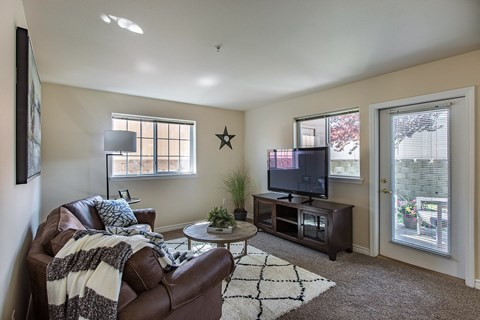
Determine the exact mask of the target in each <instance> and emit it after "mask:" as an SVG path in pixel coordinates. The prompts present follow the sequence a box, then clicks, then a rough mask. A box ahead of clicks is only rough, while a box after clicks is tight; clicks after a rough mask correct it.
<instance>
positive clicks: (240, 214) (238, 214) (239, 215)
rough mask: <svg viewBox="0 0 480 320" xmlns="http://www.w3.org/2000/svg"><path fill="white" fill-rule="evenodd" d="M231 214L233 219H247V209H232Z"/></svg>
mask: <svg viewBox="0 0 480 320" xmlns="http://www.w3.org/2000/svg"><path fill="white" fill-rule="evenodd" d="M233 216H234V217H235V220H239V221H246V220H247V211H246V210H237V209H235V211H233Z"/></svg>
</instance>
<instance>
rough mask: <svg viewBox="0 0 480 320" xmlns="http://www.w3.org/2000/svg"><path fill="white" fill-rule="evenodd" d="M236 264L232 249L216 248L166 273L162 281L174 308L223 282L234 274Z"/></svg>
mask: <svg viewBox="0 0 480 320" xmlns="http://www.w3.org/2000/svg"><path fill="white" fill-rule="evenodd" d="M234 266H235V264H234V262H233V256H232V254H231V253H230V251H228V250H227V249H225V248H214V249H212V250H210V251H208V252H206V253H204V254H202V255H201V256H198V257H196V258H194V259H192V260H190V261H188V262H187V263H185V264H183V265H181V266H180V267H178V268H176V269H174V270H173V271H172V272H170V273H167V274H165V277H164V278H163V280H162V282H163V284H164V285H165V287H166V288H167V290H168V294H169V296H170V303H171V308H172V310H175V309H176V308H179V307H181V306H182V305H184V304H186V303H189V302H190V301H192V300H194V299H195V298H197V297H198V296H200V295H202V294H204V293H205V292H207V291H208V290H209V289H211V288H213V287H215V286H216V285H217V284H219V283H221V282H222V280H223V279H225V278H227V277H228V276H230V275H231V274H232V272H233V270H234Z"/></svg>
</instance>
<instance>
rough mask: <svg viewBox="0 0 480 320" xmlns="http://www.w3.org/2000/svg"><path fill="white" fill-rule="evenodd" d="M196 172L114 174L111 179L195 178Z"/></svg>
mask: <svg viewBox="0 0 480 320" xmlns="http://www.w3.org/2000/svg"><path fill="white" fill-rule="evenodd" d="M195 177H197V174H196V173H169V174H155V175H153V174H152V175H148V176H147V175H143V176H142V175H138V176H133V175H131V176H114V177H110V181H127V180H157V179H182V178H195Z"/></svg>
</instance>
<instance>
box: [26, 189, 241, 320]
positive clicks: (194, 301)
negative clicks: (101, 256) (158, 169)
mask: <svg viewBox="0 0 480 320" xmlns="http://www.w3.org/2000/svg"><path fill="white" fill-rule="evenodd" d="M95 199H101V197H100V196H95V197H89V198H86V199H82V200H78V201H74V202H71V203H68V204H65V205H63V206H60V207H58V208H56V209H54V210H53V211H52V212H51V213H50V214H49V215H48V217H47V220H46V221H45V222H43V223H42V224H41V225H40V226H39V227H38V231H37V234H36V236H35V239H34V240H33V244H32V247H31V249H30V252H29V254H28V256H27V265H28V269H29V273H30V287H31V290H32V305H33V315H34V317H35V318H36V319H48V302H47V289H46V268H47V265H48V263H49V262H50V261H51V260H52V259H53V256H54V253H56V252H58V251H59V250H60V248H61V247H62V246H63V245H64V244H65V243H66V242H67V241H68V240H69V239H70V238H71V236H72V235H73V233H74V232H75V230H74V229H76V227H75V225H70V226H69V227H67V228H66V227H65V221H63V222H62V221H61V219H60V218H61V217H63V215H61V212H62V210H63V211H66V210H64V209H62V208H66V209H68V211H70V212H71V213H73V215H75V217H76V218H78V220H79V221H80V222H81V223H82V224H83V226H84V227H85V228H87V229H99V230H101V229H104V225H103V223H102V221H101V220H100V217H99V215H98V213H97V210H96V208H95V206H94V200H95ZM133 211H134V214H135V216H136V217H137V220H138V221H139V223H143V224H149V225H150V226H151V227H152V229H153V227H154V222H155V210H153V209H140V210H133ZM62 219H63V218H62ZM62 223H63V224H62ZM67 225H68V223H67ZM77 225H78V223H77ZM59 226H62V227H61V228H60V229H61V230H59ZM80 227H81V226H80ZM65 229H66V230H65ZM233 268H234V263H233V257H232V255H231V253H230V252H229V251H227V250H226V249H224V248H215V249H213V250H211V251H209V252H206V253H204V254H202V255H201V256H199V257H196V258H194V259H192V260H190V261H188V262H186V263H185V264H183V265H181V266H180V267H178V268H176V269H175V270H173V271H171V272H168V273H164V272H163V269H162V268H161V266H160V264H159V262H158V260H157V253H156V252H155V251H154V250H152V249H151V248H143V249H141V250H139V251H138V252H136V253H135V254H134V255H133V256H132V257H131V258H130V259H129V260H128V261H127V262H126V264H125V267H124V273H123V278H122V286H121V289H120V296H119V301H118V314H117V315H118V319H138V320H141V319H219V318H220V317H221V314H222V300H221V286H222V280H223V279H225V278H226V277H228V276H229V275H230V274H231V273H232V272H233Z"/></svg>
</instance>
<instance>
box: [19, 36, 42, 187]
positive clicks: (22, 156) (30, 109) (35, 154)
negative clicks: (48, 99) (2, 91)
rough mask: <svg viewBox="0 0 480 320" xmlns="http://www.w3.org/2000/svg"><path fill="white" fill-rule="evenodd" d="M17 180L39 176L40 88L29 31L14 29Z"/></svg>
mask: <svg viewBox="0 0 480 320" xmlns="http://www.w3.org/2000/svg"><path fill="white" fill-rule="evenodd" d="M16 59H17V88H16V99H17V100H16V101H17V103H16V108H17V110H16V180H17V184H25V183H27V182H28V181H30V180H31V179H33V178H34V177H36V176H38V175H40V168H41V126H40V119H41V117H40V116H41V87H40V77H39V76H38V71H37V66H36V64H35V57H34V55H33V50H32V46H31V44H30V40H29V37H28V30H27V29H24V28H20V27H17V55H16Z"/></svg>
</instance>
